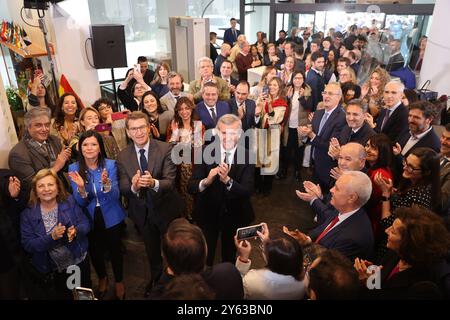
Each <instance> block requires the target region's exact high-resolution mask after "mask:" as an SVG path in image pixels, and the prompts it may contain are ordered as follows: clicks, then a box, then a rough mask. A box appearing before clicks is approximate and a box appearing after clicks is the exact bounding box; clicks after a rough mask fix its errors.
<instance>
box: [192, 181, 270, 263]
mask: <svg viewBox="0 0 450 320" xmlns="http://www.w3.org/2000/svg"><path fill="white" fill-rule="evenodd" d="M272 177H273V176H272ZM198 225H199V227H200V228H201V229H202V231H203V234H204V235H205V239H206V244H207V245H208V257H207V259H206V264H207V265H208V266H212V265H213V264H214V258H215V256H216V247H217V241H218V239H219V236H220V242H221V245H222V251H221V255H222V262H231V263H232V264H234V263H235V262H236V246H235V245H234V235H235V234H236V229H237V228H238V227H240V226H239V225H238V224H237V223H236V222H235V221H234V219H233V218H232V216H231V215H230V214H229V213H224V214H222V215H221V216H220V218H219V219H218V221H217V222H210V223H199V224H198Z"/></svg>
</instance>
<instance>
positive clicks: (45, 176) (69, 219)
mask: <svg viewBox="0 0 450 320" xmlns="http://www.w3.org/2000/svg"><path fill="white" fill-rule="evenodd" d="M20 228H21V238H22V246H23V248H24V249H25V251H27V252H28V253H29V254H30V255H31V265H32V268H31V269H30V272H31V273H30V275H32V279H33V283H34V285H35V286H34V290H33V292H30V294H31V296H30V298H32V299H70V298H71V291H69V290H68V288H67V284H66V282H67V279H68V277H70V276H71V275H73V271H72V272H71V270H74V269H73V267H72V266H74V265H75V266H78V267H79V271H80V273H79V274H80V276H81V286H83V287H90V286H91V279H90V275H91V271H90V266H89V259H87V250H88V240H87V234H88V232H89V221H88V220H87V218H86V216H85V215H84V214H83V212H82V210H81V208H80V207H79V206H78V205H77V204H76V203H75V201H74V199H73V198H72V197H71V196H70V195H69V194H67V191H66V190H65V189H64V185H63V183H62V182H61V180H60V179H59V178H58V176H57V175H56V174H55V173H54V172H53V171H52V170H51V169H42V170H40V171H39V172H38V173H37V174H36V176H35V177H34V178H33V182H32V189H31V194H30V206H29V207H28V208H27V209H25V210H24V211H23V212H22V214H21V221H20ZM69 267H70V268H69ZM75 270H76V269H75ZM67 272H69V273H67Z"/></svg>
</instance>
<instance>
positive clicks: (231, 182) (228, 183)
mask: <svg viewBox="0 0 450 320" xmlns="http://www.w3.org/2000/svg"><path fill="white" fill-rule="evenodd" d="M232 184H233V179H231V178H230V180H228V182H227V183H226V184H225V186H226V187H227V188H231V185H232Z"/></svg>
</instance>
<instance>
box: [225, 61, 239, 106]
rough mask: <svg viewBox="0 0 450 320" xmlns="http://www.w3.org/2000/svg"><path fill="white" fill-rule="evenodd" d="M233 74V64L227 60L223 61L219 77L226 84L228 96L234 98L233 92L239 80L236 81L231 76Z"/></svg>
mask: <svg viewBox="0 0 450 320" xmlns="http://www.w3.org/2000/svg"><path fill="white" fill-rule="evenodd" d="M232 73H233V64H232V63H231V61H229V60H223V61H222V65H221V66H220V77H221V78H222V80H224V81H226V82H227V83H228V88H229V89H230V96H231V98H234V92H235V91H236V86H237V85H238V84H239V80H236V79H235V78H233V77H232V76H231V74H232Z"/></svg>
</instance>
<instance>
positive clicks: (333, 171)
mask: <svg viewBox="0 0 450 320" xmlns="http://www.w3.org/2000/svg"><path fill="white" fill-rule="evenodd" d="M343 173H344V171H343V170H342V169H341V168H339V167H334V168H333V169H331V170H330V177H332V178H333V179H334V180H337V179H339V178H340V177H341V176H342V174H343Z"/></svg>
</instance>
